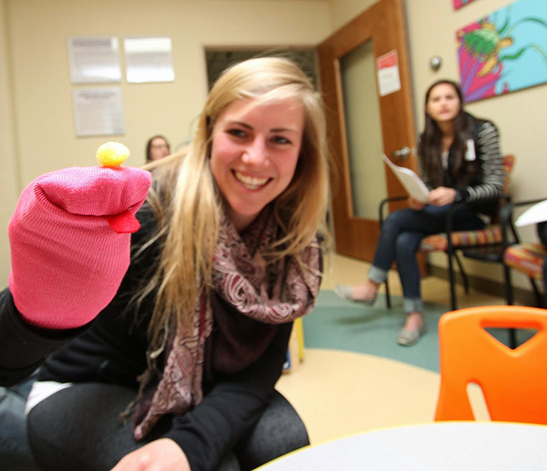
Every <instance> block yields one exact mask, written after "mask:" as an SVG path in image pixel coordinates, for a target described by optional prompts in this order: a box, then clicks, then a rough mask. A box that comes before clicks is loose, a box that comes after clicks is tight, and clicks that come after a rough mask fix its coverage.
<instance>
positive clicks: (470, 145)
mask: <svg viewBox="0 0 547 471" xmlns="http://www.w3.org/2000/svg"><path fill="white" fill-rule="evenodd" d="M465 147H466V149H465V160H467V161H469V162H472V161H473V160H475V159H476V158H477V155H476V154H475V141H474V140H473V139H467V144H466V146H465Z"/></svg>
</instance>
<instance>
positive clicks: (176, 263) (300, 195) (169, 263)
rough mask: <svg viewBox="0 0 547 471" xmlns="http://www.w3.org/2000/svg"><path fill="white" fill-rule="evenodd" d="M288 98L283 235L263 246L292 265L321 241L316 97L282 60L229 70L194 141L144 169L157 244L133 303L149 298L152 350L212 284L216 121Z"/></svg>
mask: <svg viewBox="0 0 547 471" xmlns="http://www.w3.org/2000/svg"><path fill="white" fill-rule="evenodd" d="M289 97H297V98H298V99H299V100H301V102H302V104H303V107H304V114H305V124H304V133H303V139H302V147H301V151H300V156H299V159H298V163H297V168H296V171H295V174H294V177H293V179H292V181H291V183H290V184H289V186H288V188H287V189H286V190H285V191H284V192H283V193H282V194H281V195H279V196H278V197H277V198H276V199H275V200H274V201H273V204H272V206H273V211H274V215H275V217H276V220H277V222H278V224H279V225H280V227H281V229H282V233H283V234H284V235H283V237H282V238H281V239H280V240H278V241H277V242H276V243H275V245H274V246H272V247H270V249H269V251H268V252H269V261H275V260H279V259H280V258H282V257H285V256H294V257H296V258H297V259H299V258H298V257H299V253H300V252H301V251H302V249H304V248H305V247H306V246H308V245H309V244H311V243H312V242H313V241H314V240H315V237H316V235H317V234H318V233H319V234H320V238H321V239H322V240H326V239H328V233H327V230H326V225H325V218H326V213H327V205H328V199H329V185H328V162H327V159H328V157H327V151H326V130H325V118H324V114H323V108H322V104H321V100H320V98H319V97H318V95H317V93H316V92H315V91H314V89H313V86H312V84H311V82H310V81H309V80H308V78H307V77H306V76H305V74H304V73H303V72H302V71H301V70H300V68H299V67H298V66H297V65H296V64H294V63H293V62H292V61H290V60H288V59H285V58H277V57H264V58H257V59H251V60H248V61H245V62H241V63H239V64H236V65H234V66H232V67H231V68H229V69H227V70H226V71H225V72H224V73H223V75H222V76H221V77H220V78H219V79H218V81H217V82H216V83H215V85H214V86H213V88H212V89H211V92H210V93H209V96H208V98H207V101H206V104H205V107H204V109H203V111H202V113H201V115H200V116H199V120H198V123H197V130H196V135H195V138H194V140H193V142H192V143H191V144H190V145H189V146H188V147H187V148H186V149H185V150H184V151H183V152H181V153H179V154H174V155H172V156H170V157H167V158H165V159H162V160H160V161H157V162H154V163H152V164H149V165H147V166H145V168H148V169H150V170H151V171H152V173H153V175H154V184H153V186H152V189H151V190H150V193H149V196H148V203H149V204H150V206H151V208H152V210H153V212H154V215H155V217H156V220H157V224H158V228H159V229H158V234H157V238H159V239H160V240H161V252H160V255H159V263H158V266H157V269H156V270H155V272H154V273H153V275H152V276H151V278H150V279H149V281H148V283H147V284H146V286H145V287H144V288H143V289H142V290H141V291H140V292H139V293H138V299H139V301H142V300H143V299H144V298H145V297H146V296H148V295H150V294H152V293H156V302H155V307H154V312H153V315H152V322H151V324H150V329H149V336H150V339H151V344H152V345H151V347H152V348H158V347H160V346H161V343H162V342H163V341H164V338H162V336H164V335H165V334H166V331H167V328H168V326H169V323H170V320H171V318H172V316H173V315H174V316H176V320H177V322H178V323H179V324H180V323H182V325H184V326H188V325H189V322H190V321H191V319H192V316H193V313H194V309H195V306H196V299H197V297H198V296H200V295H201V294H202V291H203V289H204V288H207V287H209V286H211V279H212V260H213V254H214V250H215V246H216V243H217V239H218V234H219V224H220V215H221V212H222V205H223V200H222V196H221V195H220V193H219V191H218V189H217V187H216V184H215V182H214V180H213V176H212V173H211V169H210V164H209V157H210V149H211V135H212V129H213V126H214V124H215V120H216V119H217V118H218V116H219V115H220V113H221V112H222V111H223V110H224V109H225V108H226V107H227V106H228V105H230V104H231V103H232V102H234V101H235V100H246V99H248V100H253V103H252V105H254V103H255V101H256V102H257V104H260V103H264V102H267V101H273V100H284V99H287V98H289ZM153 242H154V241H150V242H149V243H148V244H147V245H150V244H151V243H153Z"/></svg>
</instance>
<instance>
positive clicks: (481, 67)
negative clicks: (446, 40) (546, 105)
mask: <svg viewBox="0 0 547 471" xmlns="http://www.w3.org/2000/svg"><path fill="white" fill-rule="evenodd" d="M457 41H458V57H459V62H460V83H461V87H462V91H463V94H464V97H465V100H466V101H467V102H471V101H477V100H482V99H484V98H488V97H492V96H496V95H501V94H503V93H509V92H514V91H516V90H521V89H523V88H528V87H533V86H534V85H539V84H542V83H545V82H547V0H518V1H516V2H514V3H512V4H511V5H509V6H507V7H504V8H502V9H500V10H497V11H495V12H494V13H492V14H490V15H488V16H486V17H484V18H482V19H481V20H479V21H477V22H475V23H473V24H471V25H469V26H467V27H465V28H463V29H461V30H459V31H458V32H457Z"/></svg>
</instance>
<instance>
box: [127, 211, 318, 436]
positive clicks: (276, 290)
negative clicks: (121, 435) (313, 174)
mask: <svg viewBox="0 0 547 471" xmlns="http://www.w3.org/2000/svg"><path fill="white" fill-rule="evenodd" d="M277 235H278V224H277V223H276V221H275V218H274V216H273V214H272V212H271V211H270V210H269V209H268V210H265V211H263V212H262V214H261V215H260V216H259V217H258V218H257V219H256V220H255V222H254V223H253V224H252V225H251V227H250V228H249V230H247V231H246V232H245V234H244V235H243V236H241V235H240V234H239V233H238V232H237V230H236V229H235V228H234V226H233V225H232V224H231V223H230V222H229V221H228V219H227V218H226V217H223V218H222V221H221V228H220V236H219V240H218V243H217V246H216V248H215V254H214V260H213V287H212V289H213V291H214V292H215V293H216V295H217V296H218V297H220V298H221V299H223V300H224V301H225V302H226V303H228V304H229V305H230V306H232V307H233V308H235V309H236V310H237V311H238V312H240V313H241V314H243V315H244V316H247V317H249V318H251V319H253V320H255V321H259V322H261V323H265V324H282V323H285V322H290V321H292V320H294V319H296V318H298V317H300V316H303V315H305V314H307V313H308V312H310V311H311V310H312V309H313V306H314V304H315V299H316V297H317V294H318V292H319V286H320V284H321V275H320V272H321V269H322V266H321V250H320V248H319V245H318V243H317V241H314V243H313V244H310V245H309V246H308V247H306V248H305V249H304V250H303V251H302V253H301V254H300V259H301V261H302V264H303V266H305V267H309V269H307V270H302V269H301V267H300V264H299V263H298V262H297V261H296V260H295V259H294V258H293V257H285V258H284V259H281V260H280V261H278V262H276V263H274V264H269V265H267V264H266V263H265V261H264V259H263V257H262V254H263V253H264V251H265V249H267V248H268V247H269V246H270V245H271V243H272V242H274V241H275V240H276V238H277ZM212 327H213V312H212V309H211V302H210V299H208V298H207V296H206V295H205V293H204V292H203V294H202V295H201V296H200V297H199V299H198V300H197V302H196V306H195V310H194V317H193V322H192V326H191V328H187V329H182V328H180V327H179V328H178V329H176V332H175V333H172V335H171V336H170V338H169V339H168V341H167V345H166V358H167V361H166V364H165V368H164V371H163V375H162V377H161V379H159V381H156V385H149V386H148V387H147V388H146V391H145V392H144V394H143V396H142V397H141V398H140V399H139V400H138V403H137V407H136V410H135V414H134V422H135V427H134V435H135V438H136V439H137V440H140V439H142V438H143V437H145V436H146V435H147V434H148V433H149V432H150V430H152V428H153V427H154V425H155V424H156V423H157V422H158V420H159V419H160V418H161V417H162V416H163V415H166V414H174V415H182V414H184V413H186V412H187V411H188V410H190V409H191V408H193V407H194V406H196V405H198V404H199V403H200V402H201V400H202V398H203V393H202V387H201V386H202V379H203V367H204V349H205V341H206V339H207V337H209V335H210V334H211V330H212ZM219 327H220V328H225V327H224V326H223V325H220V326H219ZM244 366H248V365H244Z"/></svg>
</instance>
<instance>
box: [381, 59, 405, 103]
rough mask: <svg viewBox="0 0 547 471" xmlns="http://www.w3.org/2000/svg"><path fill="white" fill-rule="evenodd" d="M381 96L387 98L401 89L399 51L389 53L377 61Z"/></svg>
mask: <svg viewBox="0 0 547 471" xmlns="http://www.w3.org/2000/svg"><path fill="white" fill-rule="evenodd" d="M376 70H377V73H378V84H379V86H380V96H386V95H389V94H390V93H394V92H397V91H399V90H400V89H401V77H400V74H399V56H398V55H397V51H396V50H393V51H389V52H388V53H387V54H384V55H383V56H380V57H378V58H377V59H376Z"/></svg>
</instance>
